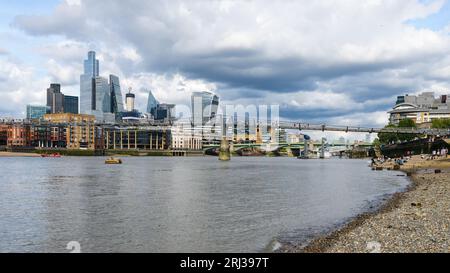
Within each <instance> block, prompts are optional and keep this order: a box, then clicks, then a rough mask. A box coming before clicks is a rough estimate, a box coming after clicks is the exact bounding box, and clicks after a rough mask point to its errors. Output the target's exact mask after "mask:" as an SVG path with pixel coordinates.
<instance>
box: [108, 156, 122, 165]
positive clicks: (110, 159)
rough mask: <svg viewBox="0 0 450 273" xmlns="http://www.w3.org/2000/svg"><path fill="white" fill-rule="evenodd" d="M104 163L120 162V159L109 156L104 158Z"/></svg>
mask: <svg viewBox="0 0 450 273" xmlns="http://www.w3.org/2000/svg"><path fill="white" fill-rule="evenodd" d="M105 164H122V159H120V158H114V157H110V158H108V159H106V160H105Z"/></svg>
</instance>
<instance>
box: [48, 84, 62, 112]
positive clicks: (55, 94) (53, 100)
mask: <svg viewBox="0 0 450 273" xmlns="http://www.w3.org/2000/svg"><path fill="white" fill-rule="evenodd" d="M47 107H49V108H50V113H53V114H54V113H63V112H64V94H63V93H61V85H60V84H59V83H52V84H50V87H49V88H47Z"/></svg>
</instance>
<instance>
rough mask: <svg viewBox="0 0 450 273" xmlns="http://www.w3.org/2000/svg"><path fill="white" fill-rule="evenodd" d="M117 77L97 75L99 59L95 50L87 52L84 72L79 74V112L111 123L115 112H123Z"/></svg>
mask: <svg viewBox="0 0 450 273" xmlns="http://www.w3.org/2000/svg"><path fill="white" fill-rule="evenodd" d="M123 110H124V109H123V101H122V92H121V88H120V81H119V78H118V77H117V76H115V75H109V82H108V79H107V78H104V77H100V76H99V61H98V60H97V59H96V58H95V52H94V51H90V52H89V53H88V59H87V60H85V61H84V73H83V74H82V75H81V76H80V113H82V114H88V115H94V116H95V118H96V120H97V121H98V122H105V123H113V122H115V119H116V114H117V113H120V112H123Z"/></svg>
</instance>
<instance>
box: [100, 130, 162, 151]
mask: <svg viewBox="0 0 450 273" xmlns="http://www.w3.org/2000/svg"><path fill="white" fill-rule="evenodd" d="M104 133H105V148H106V149H107V150H167V149H169V148H170V145H171V132H170V130H166V129H160V128H157V127H155V128H145V129H144V128H137V127H136V128H131V127H126V128H120V127H114V128H105V132H104Z"/></svg>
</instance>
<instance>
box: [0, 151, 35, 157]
mask: <svg viewBox="0 0 450 273" xmlns="http://www.w3.org/2000/svg"><path fill="white" fill-rule="evenodd" d="M0 157H40V155H38V154H35V153H16V152H14V153H12V152H0Z"/></svg>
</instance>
